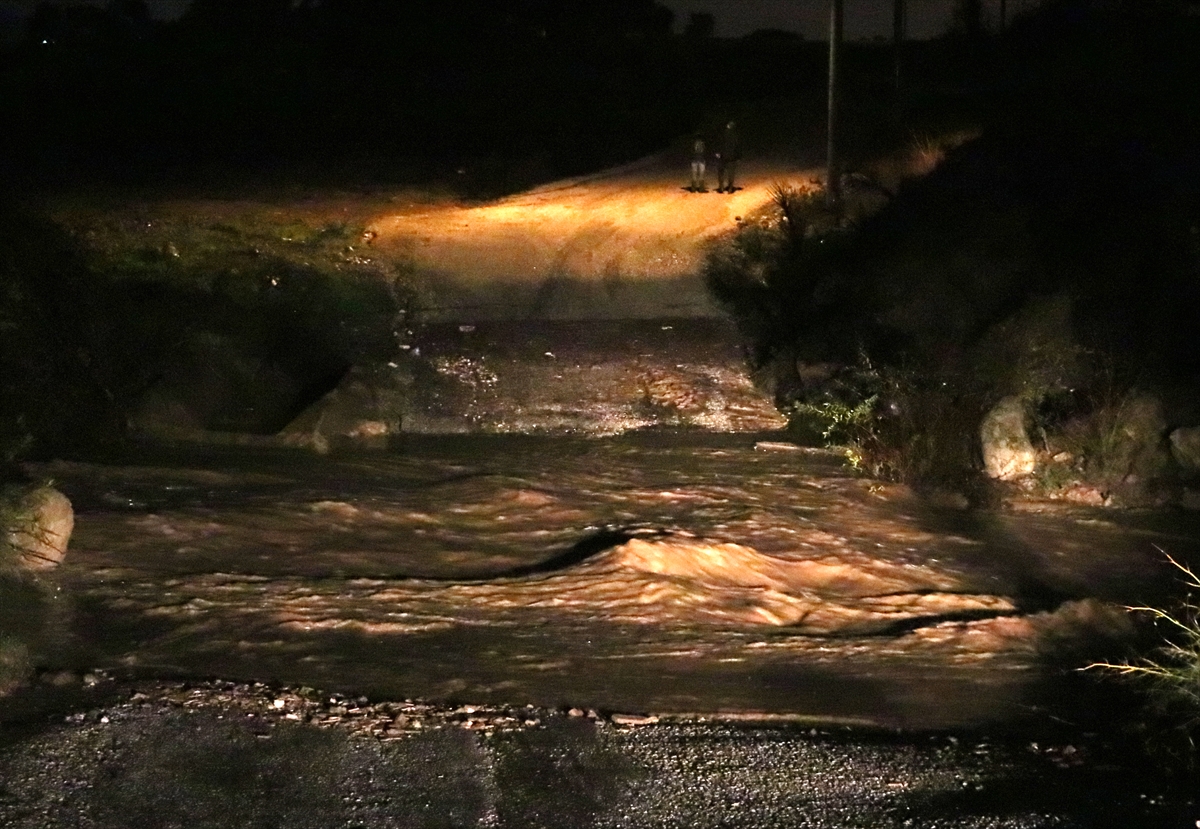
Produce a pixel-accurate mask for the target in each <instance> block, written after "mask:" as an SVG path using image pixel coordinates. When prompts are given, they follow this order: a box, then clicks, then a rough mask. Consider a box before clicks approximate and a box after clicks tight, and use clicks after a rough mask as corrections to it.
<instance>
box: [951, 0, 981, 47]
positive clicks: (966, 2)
mask: <svg viewBox="0 0 1200 829" xmlns="http://www.w3.org/2000/svg"><path fill="white" fill-rule="evenodd" d="M954 22H955V25H956V26H958V28H959V29H960V30H961V31H962V33H963V34H965V35H966V36H967V37H970V38H974V37H978V36H979V35H981V34H983V0H958V2H957V4H956V5H955V8H954Z"/></svg>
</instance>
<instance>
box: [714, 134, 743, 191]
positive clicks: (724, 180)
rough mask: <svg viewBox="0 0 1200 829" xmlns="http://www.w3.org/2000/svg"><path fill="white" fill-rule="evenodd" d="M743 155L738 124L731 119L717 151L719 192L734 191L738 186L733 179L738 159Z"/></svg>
mask: <svg viewBox="0 0 1200 829" xmlns="http://www.w3.org/2000/svg"><path fill="white" fill-rule="evenodd" d="M741 157H742V148H741V143H740V141H739V140H738V130H737V124H735V123H734V122H733V121H730V122H729V123H728V124H726V125H725V132H724V133H723V134H722V135H721V147H720V151H719V152H718V153H717V192H718V193H732V192H733V191H734V190H736V189H737V187H736V186H735V185H734V183H733V180H734V178H735V177H736V175H737V163H738V159H740V158H741Z"/></svg>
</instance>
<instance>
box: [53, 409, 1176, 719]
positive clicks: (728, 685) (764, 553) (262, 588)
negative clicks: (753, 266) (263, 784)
mask: <svg viewBox="0 0 1200 829" xmlns="http://www.w3.org/2000/svg"><path fill="white" fill-rule="evenodd" d="M39 471H41V472H43V473H44V474H46V475H48V476H49V477H52V478H53V479H54V480H55V481H56V483H57V485H58V486H59V487H60V488H62V489H63V490H64V491H65V492H66V493H67V494H68V495H69V497H70V498H71V499H72V501H73V502H74V504H75V506H76V509H77V524H76V533H75V536H74V538H73V539H72V543H71V552H70V554H69V556H68V559H67V563H66V564H65V565H64V566H63V567H62V568H61V570H60V571H59V578H60V580H61V585H62V593H63V596H64V600H63V602H62V604H63V606H64V607H63V613H62V616H63V621H62V624H63V626H64V627H65V629H67V630H68V631H69V632H70V638H71V641H72V644H71V646H70V647H69V648H67V649H65V650H63V651H61V652H60V654H61V657H60V658H61V659H62V661H63V662H64V663H65V666H68V667H108V668H113V669H117V670H122V671H128V672H132V673H134V674H140V675H169V676H220V677H227V678H244V679H254V680H264V681H278V682H285V683H291V684H296V685H309V686H313V687H319V688H326V689H330V690H344V691H352V692H355V693H364V694H368V695H371V696H373V697H374V696H381V697H383V696H386V697H388V698H401V697H409V698H412V697H418V698H427V699H432V700H440V701H455V700H458V701H469V702H508V703H522V704H523V703H534V704H539V705H549V706H564V707H569V706H578V707H583V708H588V707H591V708H596V709H598V710H610V711H628V712H651V713H675V714H689V713H692V714H714V713H720V714H722V715H724V716H726V717H729V718H738V717H746V718H751V719H756V720H763V719H766V720H771V719H782V720H799V721H804V722H836V723H846V724H870V725H882V726H888V727H915V728H943V727H959V726H971V725H977V724H984V723H989V722H995V721H998V720H1007V719H1011V718H1021V717H1025V716H1032V715H1038V714H1039V713H1044V712H1045V710H1046V707H1047V706H1051V707H1053V706H1054V705H1055V704H1056V703H1055V696H1056V694H1058V693H1060V691H1061V686H1060V685H1059V684H1058V683H1059V680H1060V679H1061V677H1063V676H1064V675H1066V674H1069V673H1070V672H1071V669H1073V668H1074V667H1076V666H1078V665H1080V664H1082V663H1084V662H1086V660H1087V658H1088V657H1089V656H1092V655H1095V654H1097V653H1112V652H1113V651H1114V650H1115V649H1119V648H1120V647H1121V646H1122V644H1123V643H1124V642H1125V641H1126V640H1127V638H1128V637H1129V635H1130V634H1131V630H1132V628H1131V624H1130V621H1129V619H1128V616H1127V614H1126V612H1125V611H1124V610H1123V607H1122V606H1123V605H1124V604H1126V603H1130V602H1139V601H1148V600H1153V599H1154V598H1155V597H1158V596H1159V595H1160V594H1161V591H1162V590H1163V589H1164V586H1165V585H1166V584H1167V582H1168V581H1169V573H1167V568H1166V567H1164V566H1163V556H1162V553H1161V552H1160V549H1161V550H1166V551H1169V552H1172V553H1173V554H1175V555H1178V556H1184V557H1186V556H1187V555H1188V554H1190V553H1191V551H1192V549H1193V548H1194V546H1195V545H1194V542H1193V539H1195V538H1197V537H1200V534H1198V533H1196V532H1194V531H1192V530H1188V529H1187V528H1181V527H1180V526H1179V525H1178V524H1177V522H1176V519H1171V521H1170V523H1169V524H1167V525H1164V522H1163V520H1160V518H1156V517H1154V516H1139V515H1132V514H1127V515H1117V514H1113V513H1105V512H1102V511H1095V510H1089V509H1085V508H1079V507H1066V506H1063V505H1056V506H1053V507H1051V506H1044V507H1040V508H1036V509H1035V508H1027V509H1021V510H1012V509H1010V510H1004V511H991V512H981V511H965V510H958V509H955V508H953V507H948V506H939V505H937V504H936V503H932V502H929V501H926V500H924V499H922V498H921V497H919V496H917V495H915V494H914V493H912V492H911V491H910V490H908V489H907V488H904V487H900V486H894V485H881V484H879V483H877V482H873V481H870V480H867V479H864V478H861V477H858V476H856V475H855V474H853V473H851V472H850V471H848V470H847V469H846V468H845V466H844V464H843V463H842V461H841V459H840V458H839V457H838V456H837V455H836V454H835V453H832V452H827V451H823V450H811V449H800V448H798V447H792V446H791V445H790V444H787V443H786V442H785V441H783V440H782V439H781V437H780V435H779V434H755V433H713V432H706V431H703V430H698V429H678V428H676V429H667V428H663V429H649V430H636V431H632V432H629V433H626V434H622V435H607V436H603V437H589V436H579V435H574V436H572V435H536V436H531V435H513V434H474V435H452V436H421V435H418V436H409V437H407V438H405V439H404V440H402V441H399V442H397V443H395V444H393V446H392V447H391V448H390V449H389V450H388V451H384V452H373V453H371V452H359V453H354V452H344V453H342V454H336V453H335V454H333V455H330V456H325V457H321V456H317V455H314V454H311V453H308V452H304V451H299V450H284V449H264V448H259V449H247V448H244V447H242V448H232V447H226V448H212V447H208V448H192V449H176V450H174V451H171V452H167V451H164V450H162V449H159V450H155V451H154V452H147V453H146V454H144V455H143V456H140V457H135V456H131V457H127V458H125V459H123V460H122V462H121V463H119V464H113V465H100V464H79V463H66V462H58V463H54V464H50V465H47V466H45V467H43V468H42V469H40V470H39ZM1193 529H1194V528H1193Z"/></svg>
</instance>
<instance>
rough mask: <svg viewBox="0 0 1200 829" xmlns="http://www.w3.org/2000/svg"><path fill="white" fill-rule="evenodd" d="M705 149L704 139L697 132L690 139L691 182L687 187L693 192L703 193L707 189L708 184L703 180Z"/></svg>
mask: <svg viewBox="0 0 1200 829" xmlns="http://www.w3.org/2000/svg"><path fill="white" fill-rule="evenodd" d="M707 149H708V148H707V147H705V146H704V139H703V138H701V137H700V135H699V134H697V135H696V136H695V137H694V138H693V139H692V183H691V185H690V186H689V187H688V189H689V190H691V191H692V192H693V193H704V192H706V191H707V190H708V185H707V184H705V182H704V169H705V161H706V158H707V156H706V153H707Z"/></svg>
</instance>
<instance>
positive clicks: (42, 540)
mask: <svg viewBox="0 0 1200 829" xmlns="http://www.w3.org/2000/svg"><path fill="white" fill-rule="evenodd" d="M74 529H75V511H74V510H73V509H71V502H70V501H69V500H67V496H65V495H63V494H62V493H61V492H59V491H58V490H56V489H53V488H51V487H39V488H38V489H35V490H33V491H31V492H29V493H27V494H26V495H25V496H24V497H22V498H21V499H20V500H19V501H17V506H16V510H15V516H14V519H13V520H12V522H11V523H10V525H9V526H8V527H7V528H6V529H5V532H6V539H5V540H6V542H7V544H8V546H9V547H10V548H11V549H12V550H15V551H16V553H17V559H18V561H19V562H20V563H21V565H22V566H24V567H27V568H28V569H30V570H49V569H52V568H54V567H57V566H58V565H59V564H60V563H61V562H62V560H63V557H64V556H66V554H67V543H68V542H69V541H70V540H71V532H72V531H73V530H74Z"/></svg>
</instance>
